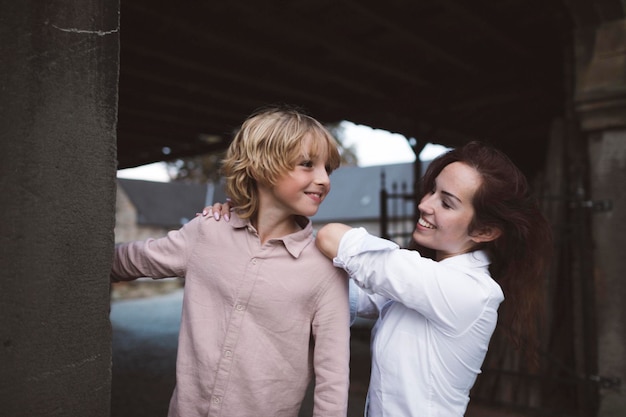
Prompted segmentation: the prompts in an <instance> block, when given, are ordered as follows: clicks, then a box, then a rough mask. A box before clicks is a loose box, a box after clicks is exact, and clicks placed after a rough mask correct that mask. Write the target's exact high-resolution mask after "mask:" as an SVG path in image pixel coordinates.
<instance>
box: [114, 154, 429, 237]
mask: <svg viewBox="0 0 626 417" xmlns="http://www.w3.org/2000/svg"><path fill="white" fill-rule="evenodd" d="M422 165H423V166H422V171H423V170H424V166H425V165H426V164H422ZM413 171H414V165H413V164H412V163H406V164H394V165H380V166H371V167H356V166H349V167H341V168H339V169H338V170H336V171H335V172H333V173H332V175H331V177H330V180H331V183H332V187H331V192H330V194H329V195H328V196H327V197H326V200H325V201H324V203H323V204H322V205H321V206H320V209H319V211H318V212H317V214H316V215H315V216H313V217H312V220H313V221H316V222H331V221H344V222H347V221H368V220H376V219H378V218H379V216H380V190H381V184H382V178H381V175H382V174H383V173H384V175H385V184H386V187H387V190H388V191H389V192H391V191H392V188H391V187H392V184H394V183H395V184H396V185H397V191H396V192H401V190H402V189H401V187H402V184H404V185H405V186H406V192H412V190H413V178H414V175H413ZM118 183H119V185H120V186H121V187H122V188H123V189H124V191H126V194H127V195H128V197H129V198H130V200H131V202H132V203H133V205H134V206H135V208H136V209H137V221H138V223H139V224H144V225H148V224H150V225H159V226H166V227H170V228H174V227H176V228H177V227H180V226H181V225H182V224H185V223H186V222H187V221H189V220H191V219H192V218H193V217H194V216H195V215H196V213H197V212H199V211H200V210H202V208H204V207H205V206H207V205H210V204H213V203H214V202H220V203H221V202H224V201H225V200H226V195H225V193H224V188H223V186H222V184H217V185H215V186H214V185H212V184H209V185H204V184H192V183H185V182H169V183H163V182H152V181H140V180H130V179H118ZM407 204H413V203H412V202H408V203H407Z"/></svg>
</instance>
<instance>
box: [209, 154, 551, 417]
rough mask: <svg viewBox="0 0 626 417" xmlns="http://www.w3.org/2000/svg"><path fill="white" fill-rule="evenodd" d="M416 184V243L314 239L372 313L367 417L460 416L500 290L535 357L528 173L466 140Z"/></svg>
mask: <svg viewBox="0 0 626 417" xmlns="http://www.w3.org/2000/svg"><path fill="white" fill-rule="evenodd" d="M422 185H423V188H422V189H423V190H424V195H423V197H422V199H421V202H420V204H419V206H418V210H419V213H420V217H419V220H418V222H417V225H416V227H415V231H414V233H413V240H414V245H415V249H416V250H406V249H400V248H399V247H398V246H397V245H396V244H394V243H392V242H390V241H388V240H384V239H381V238H378V237H375V236H372V235H370V234H368V233H367V232H366V231H365V230H364V229H362V228H358V229H353V228H351V227H349V226H347V225H343V224H338V223H334V224H328V225H326V226H324V227H322V228H321V229H320V230H319V232H318V234H317V239H316V243H317V246H318V247H319V248H320V250H321V251H322V252H323V253H324V254H325V255H326V256H327V257H328V258H330V259H332V260H333V262H334V265H335V266H337V267H339V268H342V269H344V270H345V271H347V272H348V275H349V277H350V279H351V286H350V303H351V310H352V312H354V313H356V314H357V315H359V316H362V317H370V318H377V322H376V325H375V327H374V329H373V332H372V371H371V377H370V386H369V391H368V401H367V406H366V415H367V416H368V417H381V416H385V417H399V416H420V417H423V416H427V417H441V416H446V417H450V416H455V417H460V416H463V415H464V413H465V410H466V408H467V405H468V403H469V392H470V389H471V388H472V386H473V385H474V382H475V380H476V377H477V375H478V374H479V373H480V368H481V366H482V363H483V361H484V359H485V355H486V353H487V349H488V346H489V340H490V339H491V336H492V334H493V331H494V329H495V327H496V323H497V321H498V308H499V306H500V304H501V303H502V301H503V300H504V299H505V297H506V302H505V307H504V309H503V311H504V314H503V320H502V321H503V323H504V325H505V326H506V327H507V329H508V330H509V334H510V335H511V337H512V339H513V340H514V342H515V343H516V344H519V343H520V341H521V342H523V344H524V345H525V346H524V347H525V348H526V351H527V352H529V355H528V357H529V358H530V359H531V360H535V359H536V354H535V349H536V347H537V331H536V326H535V324H536V323H537V320H538V318H539V312H540V311H541V309H542V297H541V295H542V280H543V274H544V269H545V268H546V267H547V264H548V262H549V256H550V252H551V248H552V245H551V231H550V227H549V224H548V222H547V221H546V219H545V218H544V216H543V215H542V214H541V211H540V210H539V207H538V205H537V202H536V201H535V199H534V198H533V197H532V196H531V194H530V190H529V187H528V184H527V181H526V178H525V177H524V175H523V174H522V173H521V172H520V171H519V169H518V168H517V167H516V166H515V165H514V164H513V163H512V162H511V161H510V160H509V158H508V157H506V156H505V155H504V154H503V153H501V152H499V151H497V150H496V149H494V148H492V147H490V146H487V145H485V144H482V143H479V142H471V143H469V144H467V145H465V146H463V147H461V148H458V149H454V150H452V151H450V152H448V153H446V154H444V155H442V156H440V157H439V158H437V159H436V160H434V161H433V162H431V163H430V165H429V167H428V169H427V172H426V174H425V176H424V178H423V184H422ZM227 208H228V207H220V206H219V205H215V206H214V207H212V209H213V210H212V211H213V214H214V215H215V216H217V217H219V214H224V213H225V212H226V211H227ZM220 209H221V212H219V210H220ZM210 212H211V210H205V213H206V214H209V213H210Z"/></svg>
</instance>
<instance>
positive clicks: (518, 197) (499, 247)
mask: <svg viewBox="0 0 626 417" xmlns="http://www.w3.org/2000/svg"><path fill="white" fill-rule="evenodd" d="M452 162H462V163H464V164H466V165H468V166H470V167H472V168H474V169H476V171H478V173H479V174H480V176H481V177H482V184H481V186H480V187H479V188H478V190H477V191H476V193H475V194H474V199H473V201H472V204H473V207H474V211H475V214H474V218H473V220H472V221H471V223H470V225H469V230H468V232H469V234H471V233H472V232H474V231H480V230H481V229H484V228H487V227H491V228H496V229H499V230H500V231H501V232H502V233H501V235H500V236H499V237H498V238H497V239H495V240H493V241H491V242H485V243H481V244H480V245H479V246H477V247H476V249H483V250H486V251H487V252H488V254H489V256H490V258H491V265H490V267H489V271H490V273H491V276H492V278H493V279H494V280H496V282H498V284H500V286H501V287H502V291H503V292H504V296H505V302H504V303H503V306H502V309H501V310H502V313H501V315H500V316H501V323H503V324H504V327H505V330H506V331H507V334H508V335H509V337H510V339H511V340H512V341H513V343H514V345H515V346H516V347H522V348H524V349H525V352H526V354H527V358H528V359H530V361H531V365H533V367H534V366H536V364H537V360H538V354H537V348H538V330H539V329H538V327H539V325H540V323H541V319H542V317H543V314H541V312H542V311H543V307H544V300H543V296H544V286H543V284H544V279H545V275H544V274H545V271H546V268H547V267H548V265H549V262H550V257H551V253H552V232H551V228H550V224H549V223H548V221H547V220H546V218H545V216H544V215H543V213H542V212H541V210H540V207H539V204H538V202H537V199H536V198H535V197H534V196H533V195H532V194H531V191H530V188H529V185H528V182H527V180H526V177H525V176H524V174H523V173H522V172H521V171H520V170H519V169H518V168H517V167H516V166H515V164H514V163H513V162H512V161H511V160H510V159H509V158H508V157H507V156H506V155H505V154H504V153H502V152H501V151H499V150H497V149H495V148H494V147H492V146H489V145H487V144H484V143H481V142H476V141H474V142H470V143H468V144H466V145H465V146H463V147H460V148H456V149H453V150H451V151H449V152H447V153H445V154H443V155H441V156H440V157H438V158H437V159H435V160H434V161H432V162H431V163H430V164H429V166H428V169H427V171H426V173H425V175H424V178H423V179H422V190H424V191H426V190H432V189H433V188H434V183H435V178H436V177H437V176H438V175H439V173H440V172H441V171H442V170H443V169H444V168H445V167H446V166H447V165H449V164H451V163H452Z"/></svg>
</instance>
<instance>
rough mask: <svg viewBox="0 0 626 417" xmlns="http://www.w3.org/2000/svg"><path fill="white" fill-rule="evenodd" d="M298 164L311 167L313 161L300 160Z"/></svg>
mask: <svg viewBox="0 0 626 417" xmlns="http://www.w3.org/2000/svg"><path fill="white" fill-rule="evenodd" d="M300 165H302V166H303V167H307V168H311V167H313V161H302V162H300Z"/></svg>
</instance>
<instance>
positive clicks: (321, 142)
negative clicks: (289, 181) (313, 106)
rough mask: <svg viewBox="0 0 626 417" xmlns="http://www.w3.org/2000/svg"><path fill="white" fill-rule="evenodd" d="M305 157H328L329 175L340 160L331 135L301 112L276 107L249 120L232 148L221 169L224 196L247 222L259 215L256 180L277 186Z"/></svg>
mask: <svg viewBox="0 0 626 417" xmlns="http://www.w3.org/2000/svg"><path fill="white" fill-rule="evenodd" d="M307 135H310V136H307ZM305 137H310V138H311V139H312V140H310V141H306V144H307V145H311V149H309V150H308V151H309V152H311V153H312V154H309V152H307V149H305V146H304V144H305V141H304V138H305ZM302 156H306V157H307V158H315V157H320V158H325V160H326V165H327V169H328V172H329V174H330V172H332V171H333V170H334V169H336V168H338V167H339V164H340V162H341V158H340V156H339V151H338V149H337V142H336V141H335V138H333V136H332V134H331V133H330V132H329V131H328V130H327V129H326V128H325V127H324V126H323V125H322V124H321V123H320V122H318V121H317V120H315V119H314V118H312V117H310V116H308V115H305V114H303V113H301V112H299V111H298V110H295V109H291V108H279V107H272V108H268V109H263V110H261V111H258V112H256V113H254V114H252V115H251V116H250V117H248V118H247V119H246V121H245V122H244V123H243V124H242V125H241V128H240V129H239V131H238V132H237V134H236V135H235V138H234V139H233V141H232V143H231V144H230V146H229V147H228V151H227V152H226V158H225V159H224V160H223V165H222V175H223V176H224V177H225V179H226V193H227V195H228V196H229V197H230V198H231V200H232V205H233V207H235V210H237V213H238V214H239V216H240V217H241V218H244V219H247V218H250V217H252V216H254V215H255V214H256V212H257V210H258V206H259V198H258V190H257V181H260V182H262V183H263V184H267V185H270V186H271V185H274V184H276V181H277V180H278V179H279V178H280V177H281V176H282V175H284V174H286V173H287V172H289V171H291V170H293V169H294V168H295V166H296V163H297V161H298V159H299V158H301V157H302Z"/></svg>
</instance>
